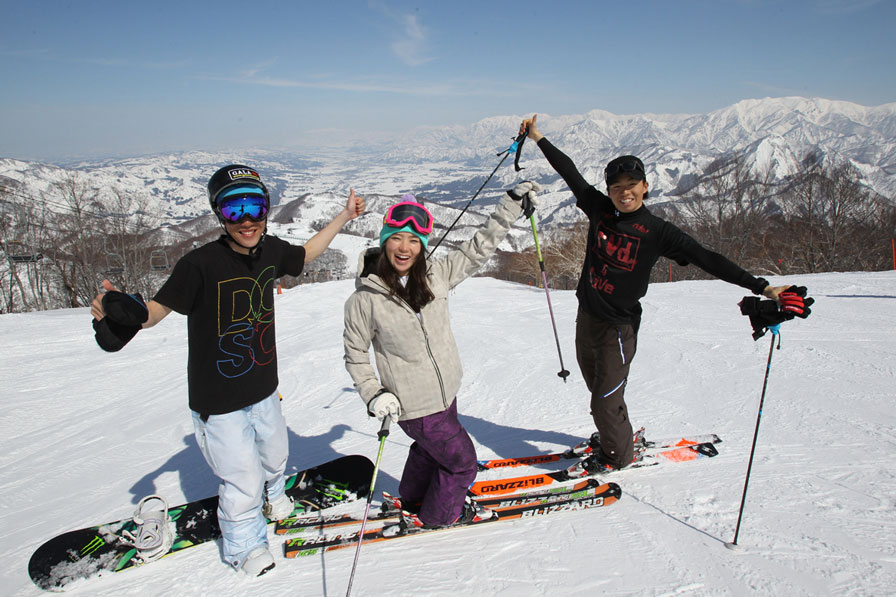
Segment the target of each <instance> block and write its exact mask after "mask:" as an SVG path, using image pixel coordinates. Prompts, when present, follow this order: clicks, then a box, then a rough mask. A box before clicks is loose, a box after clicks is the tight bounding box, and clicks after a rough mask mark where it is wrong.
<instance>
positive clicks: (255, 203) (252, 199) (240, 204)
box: [220, 195, 268, 223]
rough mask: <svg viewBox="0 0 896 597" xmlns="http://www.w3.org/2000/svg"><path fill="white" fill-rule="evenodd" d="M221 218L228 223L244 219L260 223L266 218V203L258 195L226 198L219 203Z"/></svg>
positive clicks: (265, 200)
mask: <svg viewBox="0 0 896 597" xmlns="http://www.w3.org/2000/svg"><path fill="white" fill-rule="evenodd" d="M220 212H221V217H223V218H224V219H225V220H227V221H228V222H233V223H236V222H241V221H243V220H244V219H247V218H248V219H249V220H252V221H253V222H260V221H261V220H264V219H265V218H267V216H268V202H267V199H266V198H265V197H262V196H260V195H243V196H240V197H228V198H227V199H225V200H224V201H222V202H221V207H220Z"/></svg>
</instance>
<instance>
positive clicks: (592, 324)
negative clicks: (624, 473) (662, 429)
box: [576, 307, 638, 468]
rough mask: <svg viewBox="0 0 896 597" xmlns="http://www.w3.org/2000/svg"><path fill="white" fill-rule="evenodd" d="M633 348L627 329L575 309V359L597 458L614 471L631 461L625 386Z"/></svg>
mask: <svg viewBox="0 0 896 597" xmlns="http://www.w3.org/2000/svg"><path fill="white" fill-rule="evenodd" d="M637 345H638V335H637V332H636V331H635V329H634V327H632V326H631V325H627V324H614V323H607V322H605V321H603V320H601V319H598V318H596V317H593V316H591V315H589V314H588V313H586V312H585V311H583V310H582V309H581V307H580V308H579V312H578V316H577V317H576V359H577V360H578V362H579V369H580V370H581V371H582V377H584V378H585V383H586V384H587V386H588V391H590V392H591V417H592V418H593V419H594V424H595V425H596V426H597V431H598V432H599V433H600V454H599V456H598V457H599V459H600V461H601V462H605V463H607V464H610V465H612V466H615V467H617V468H622V467H624V466H628V465H629V464H631V463H632V459H633V458H634V447H633V445H632V424H631V422H630V421H629V418H628V407H627V406H626V405H625V385H626V382H627V381H628V371H629V367H630V366H631V362H632V359H633V358H634V356H635V350H636V349H637Z"/></svg>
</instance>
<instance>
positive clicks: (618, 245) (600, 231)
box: [591, 223, 641, 272]
mask: <svg viewBox="0 0 896 597" xmlns="http://www.w3.org/2000/svg"><path fill="white" fill-rule="evenodd" d="M640 246H641V239H640V238H638V237H636V236H629V235H628V234H621V233H619V232H616V231H615V230H611V229H609V228H605V227H604V225H603V223H601V224H599V225H598V228H597V239H596V242H595V243H594V246H592V247H591V250H592V251H594V253H595V254H596V255H597V256H599V257H600V258H601V259H602V260H604V261H605V262H607V263H608V264H610V266H612V267H618V268H620V269H623V270H625V271H628V272H630V271H632V270H633V269H635V265H636V264H637V263H638V249H639V247H640Z"/></svg>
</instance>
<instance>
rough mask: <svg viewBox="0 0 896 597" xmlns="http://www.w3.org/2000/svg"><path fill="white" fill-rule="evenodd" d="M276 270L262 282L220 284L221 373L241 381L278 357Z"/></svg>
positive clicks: (247, 280) (241, 280) (246, 280)
mask: <svg viewBox="0 0 896 597" xmlns="http://www.w3.org/2000/svg"><path fill="white" fill-rule="evenodd" d="M274 280H275V278H274V267H273V266H271V267H268V268H266V269H265V270H264V271H263V272H261V274H259V276H258V278H256V279H253V278H232V279H230V280H224V281H222V282H219V283H218V350H219V351H220V352H221V354H222V357H223V358H220V359H218V372H219V373H220V374H221V375H223V376H224V377H239V376H241V375H245V374H246V373H248V372H249V371H250V370H251V369H252V368H253V367H254V366H255V365H259V366H264V365H267V364H269V363H270V362H271V361H273V360H274V358H275V357H276V355H275V349H274V347H275V343H274V305H273V303H272V302H271V303H270V304H268V303H267V301H273V297H274V292H273V285H274Z"/></svg>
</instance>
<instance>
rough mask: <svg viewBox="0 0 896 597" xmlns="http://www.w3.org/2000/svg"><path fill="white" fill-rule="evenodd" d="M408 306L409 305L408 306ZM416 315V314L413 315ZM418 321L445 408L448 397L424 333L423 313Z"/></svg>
mask: <svg viewBox="0 0 896 597" xmlns="http://www.w3.org/2000/svg"><path fill="white" fill-rule="evenodd" d="M408 308H410V306H408ZM415 317H416V315H415ZM419 321H420V329H421V330H423V339H424V341H425V342H426V353H427V354H428V355H429V360H430V361H432V368H433V369H435V370H436V377H437V378H439V391H440V392H441V394H442V404H443V405H445V408H448V406H449V405H448V398H447V396H445V383H444V382H443V381H442V372H441V371H439V366H438V364H437V363H436V358H435V356H433V354H432V349H431V348H430V346H429V334H428V333H426V326H425V325H423V314H422V313H421V316H420V318H419Z"/></svg>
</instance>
